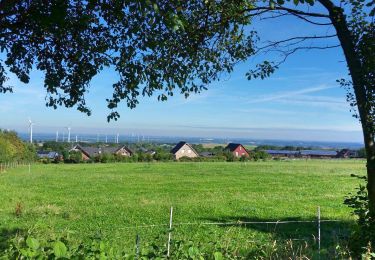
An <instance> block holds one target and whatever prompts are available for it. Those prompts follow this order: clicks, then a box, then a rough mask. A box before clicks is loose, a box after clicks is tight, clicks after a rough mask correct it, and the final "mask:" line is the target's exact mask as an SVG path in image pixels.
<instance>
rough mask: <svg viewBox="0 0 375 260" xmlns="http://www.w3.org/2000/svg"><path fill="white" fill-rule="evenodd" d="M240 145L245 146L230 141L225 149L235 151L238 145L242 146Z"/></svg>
mask: <svg viewBox="0 0 375 260" xmlns="http://www.w3.org/2000/svg"><path fill="white" fill-rule="evenodd" d="M240 145H241V146H242V147H243V145H242V144H236V143H229V144H228V145H227V146H226V147H225V148H224V150H229V151H231V152H233V151H234V150H236V149H237V147H238V146H240ZM245 150H246V149H245Z"/></svg>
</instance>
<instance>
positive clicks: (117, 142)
mask: <svg viewBox="0 0 375 260" xmlns="http://www.w3.org/2000/svg"><path fill="white" fill-rule="evenodd" d="M119 135H120V134H117V136H116V143H118V137H119Z"/></svg>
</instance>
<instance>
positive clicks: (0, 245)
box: [0, 228, 26, 252]
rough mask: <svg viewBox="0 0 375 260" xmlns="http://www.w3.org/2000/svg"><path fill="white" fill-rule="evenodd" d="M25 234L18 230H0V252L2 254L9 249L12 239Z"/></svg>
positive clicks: (23, 231)
mask: <svg viewBox="0 0 375 260" xmlns="http://www.w3.org/2000/svg"><path fill="white" fill-rule="evenodd" d="M25 232H26V231H25V230H23V229H19V228H13V229H6V228H2V229H0V252H4V251H5V250H6V249H8V248H9V246H10V244H11V241H12V239H14V238H15V237H16V236H17V235H20V234H21V235H22V234H24V233H25Z"/></svg>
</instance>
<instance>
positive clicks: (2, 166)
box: [0, 161, 31, 173]
mask: <svg viewBox="0 0 375 260" xmlns="http://www.w3.org/2000/svg"><path fill="white" fill-rule="evenodd" d="M25 166H28V167H29V172H30V171H31V163H26V162H18V161H15V162H3V163H0V173H3V172H6V171H7V170H10V169H14V168H18V167H25Z"/></svg>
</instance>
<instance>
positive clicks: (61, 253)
mask: <svg viewBox="0 0 375 260" xmlns="http://www.w3.org/2000/svg"><path fill="white" fill-rule="evenodd" d="M67 251H68V250H67V248H66V246H65V244H64V243H63V242H61V241H57V242H55V243H54V244H53V253H54V254H55V256H56V257H66V253H67Z"/></svg>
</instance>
